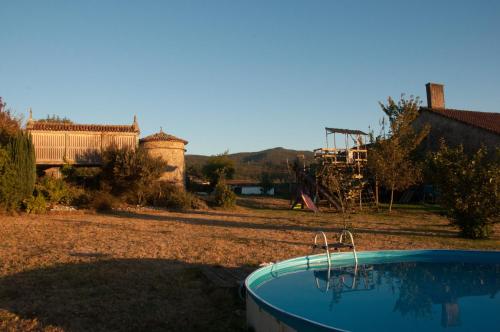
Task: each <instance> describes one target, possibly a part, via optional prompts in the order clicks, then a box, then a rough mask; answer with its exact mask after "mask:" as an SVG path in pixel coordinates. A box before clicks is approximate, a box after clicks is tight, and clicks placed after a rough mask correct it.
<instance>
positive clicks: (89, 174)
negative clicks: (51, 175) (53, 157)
mask: <svg viewBox="0 0 500 332" xmlns="http://www.w3.org/2000/svg"><path fill="white" fill-rule="evenodd" d="M61 174H62V175H63V178H64V180H65V181H66V182H67V183H70V184H74V185H76V186H78V187H83V188H85V189H90V190H98V189H99V188H100V185H101V183H100V182H101V168H100V167H74V166H73V165H70V164H64V165H63V166H62V167H61Z"/></svg>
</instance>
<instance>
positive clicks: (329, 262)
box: [313, 232, 332, 268]
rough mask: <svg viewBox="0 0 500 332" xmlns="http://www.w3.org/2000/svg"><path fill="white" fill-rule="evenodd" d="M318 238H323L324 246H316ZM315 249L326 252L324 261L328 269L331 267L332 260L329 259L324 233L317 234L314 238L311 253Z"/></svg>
mask: <svg viewBox="0 0 500 332" xmlns="http://www.w3.org/2000/svg"><path fill="white" fill-rule="evenodd" d="M318 236H322V237H323V241H324V244H323V245H318ZM315 249H324V250H325V251H326V259H327V261H328V268H331V266H332V258H331V257H330V250H329V249H328V239H327V238H326V234H325V232H317V233H316V235H315V236H314V244H313V251H314V250H315Z"/></svg>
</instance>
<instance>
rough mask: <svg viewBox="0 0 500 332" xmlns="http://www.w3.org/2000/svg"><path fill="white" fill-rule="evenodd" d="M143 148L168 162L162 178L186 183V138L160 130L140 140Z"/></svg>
mask: <svg viewBox="0 0 500 332" xmlns="http://www.w3.org/2000/svg"><path fill="white" fill-rule="evenodd" d="M139 144H140V146H141V147H142V148H144V149H146V150H147V151H148V152H149V153H150V155H152V156H155V157H161V158H162V159H163V160H165V161H166V162H167V167H166V169H165V172H164V173H163V175H162V177H161V178H160V180H163V181H166V182H170V183H173V184H176V185H179V186H184V185H185V176H186V170H185V169H186V167H185V161H184V153H185V152H186V149H185V146H186V144H188V142H187V141H186V140H183V139H181V138H178V137H175V136H173V135H169V134H167V133H164V132H163V130H161V129H160V132H158V133H156V134H153V135H149V136H146V137H144V138H142V139H140V140H139Z"/></svg>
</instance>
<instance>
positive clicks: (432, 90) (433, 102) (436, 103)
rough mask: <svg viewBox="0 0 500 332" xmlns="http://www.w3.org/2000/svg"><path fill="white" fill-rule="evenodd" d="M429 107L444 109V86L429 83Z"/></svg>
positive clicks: (427, 87)
mask: <svg viewBox="0 0 500 332" xmlns="http://www.w3.org/2000/svg"><path fill="white" fill-rule="evenodd" d="M425 89H426V90H427V107H429V108H435V109H444V85H443V84H437V83H427V84H426V85H425Z"/></svg>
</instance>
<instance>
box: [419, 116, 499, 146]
mask: <svg viewBox="0 0 500 332" xmlns="http://www.w3.org/2000/svg"><path fill="white" fill-rule="evenodd" d="M426 123H429V124H430V125H431V131H430V133H429V136H428V137H427V139H426V140H425V142H424V143H423V144H424V145H425V149H426V150H430V151H436V150H438V149H439V145H440V139H441V138H444V139H445V141H446V144H448V145H449V146H458V145H460V144H463V146H464V150H465V152H466V153H473V152H475V151H477V149H479V147H481V144H484V145H485V146H486V147H487V148H488V150H492V149H494V148H495V147H500V135H498V134H495V133H493V132H490V131H488V130H485V129H480V128H477V127H474V126H471V125H468V124H465V123H462V122H460V121H456V120H452V119H449V118H446V117H444V116H441V115H439V114H436V113H434V112H429V111H425V110H423V111H421V113H420V116H419V117H418V118H417V119H416V120H415V122H414V125H415V126H416V127H417V128H421V127H422V126H423V125H424V124H426Z"/></svg>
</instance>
